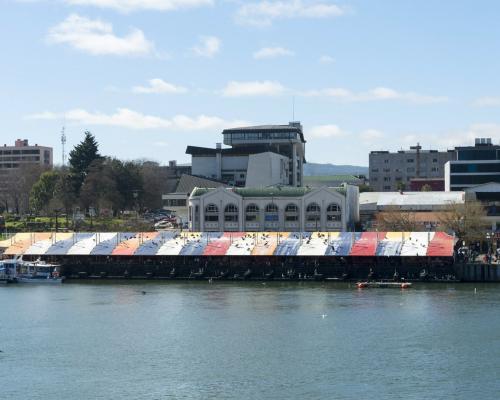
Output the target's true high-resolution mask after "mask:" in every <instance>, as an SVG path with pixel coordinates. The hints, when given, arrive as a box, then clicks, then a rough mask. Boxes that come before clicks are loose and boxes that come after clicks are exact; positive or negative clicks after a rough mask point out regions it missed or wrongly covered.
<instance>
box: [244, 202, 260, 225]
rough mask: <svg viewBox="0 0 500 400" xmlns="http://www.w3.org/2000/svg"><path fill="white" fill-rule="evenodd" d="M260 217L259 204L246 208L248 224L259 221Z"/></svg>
mask: <svg viewBox="0 0 500 400" xmlns="http://www.w3.org/2000/svg"><path fill="white" fill-rule="evenodd" d="M258 217H259V206H258V205H257V204H249V205H248V206H247V208H246V213H245V220H246V221H248V222H252V221H257V219H258Z"/></svg>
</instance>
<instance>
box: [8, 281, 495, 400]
mask: <svg viewBox="0 0 500 400" xmlns="http://www.w3.org/2000/svg"><path fill="white" fill-rule="evenodd" d="M475 288H476V290H475ZM0 304H1V307H0V338H1V339H0V350H1V351H2V352H1V353H0V382H1V386H0V398H1V399H71V400H80V399H356V400H358V399H401V398H404V399H454V400H456V399H482V400H484V399H498V398H500V312H499V311H500V285H494V284H491V285H487V284H475V285H470V284H432V285H423V284H420V285H419V284H416V285H415V286H414V288H412V289H409V290H404V291H401V290H398V289H365V290H358V289H355V288H354V287H352V286H351V287H350V286H349V285H348V284H346V283H338V284H330V283H261V282H259V283H250V282H248V283H212V284H209V283H207V282H193V283H189V282H164V283H155V282H136V283H125V282H117V283H99V282H87V283H67V284H63V285H60V286H50V287H48V286H29V287H28V286H22V285H8V286H3V287H0Z"/></svg>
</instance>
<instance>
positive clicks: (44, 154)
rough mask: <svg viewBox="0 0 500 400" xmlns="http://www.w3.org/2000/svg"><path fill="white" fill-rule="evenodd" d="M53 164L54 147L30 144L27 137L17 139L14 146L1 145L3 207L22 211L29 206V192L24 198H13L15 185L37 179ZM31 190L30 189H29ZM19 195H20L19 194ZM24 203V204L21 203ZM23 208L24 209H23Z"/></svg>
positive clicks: (0, 170)
mask: <svg viewBox="0 0 500 400" xmlns="http://www.w3.org/2000/svg"><path fill="white" fill-rule="evenodd" d="M52 165H53V151H52V147H46V146H39V145H38V144H35V145H34V146H33V145H30V144H29V143H28V140H27V139H24V140H21V139H17V140H16V142H15V144H14V146H8V145H6V144H4V145H3V147H0V200H1V204H2V208H7V209H12V210H15V211H16V210H17V211H22V210H25V209H26V208H27V204H25V203H27V197H28V196H27V193H25V194H24V195H23V196H21V197H24V199H23V200H21V199H19V198H13V195H12V193H13V192H14V190H13V186H16V187H17V188H18V189H19V186H20V185H21V182H31V181H33V182H34V180H36V179H37V177H38V175H39V174H40V173H41V172H42V171H43V170H44V169H50V168H52ZM27 192H29V189H28V190H27ZM18 197H19V196H18ZM20 203H24V204H20ZM21 209H22V210H21Z"/></svg>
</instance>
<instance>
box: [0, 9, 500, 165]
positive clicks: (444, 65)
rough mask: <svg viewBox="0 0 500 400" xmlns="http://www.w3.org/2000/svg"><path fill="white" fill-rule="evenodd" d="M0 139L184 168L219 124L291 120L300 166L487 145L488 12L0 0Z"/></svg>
mask: <svg viewBox="0 0 500 400" xmlns="http://www.w3.org/2000/svg"><path fill="white" fill-rule="evenodd" d="M0 10H1V12H0V26H1V29H2V32H1V35H0V49H1V54H2V62H1V63H0V74H1V75H0V76H1V77H2V84H1V85H0V105H1V107H0V116H1V119H2V135H1V137H2V142H3V143H13V142H14V140H15V139H16V138H28V139H30V141H31V142H35V143H38V144H43V145H51V146H53V147H54V148H55V161H56V162H60V161H59V160H60V158H61V150H60V144H59V136H60V131H61V128H62V126H63V125H65V126H66V133H67V137H68V148H70V147H71V146H73V145H74V144H76V143H77V142H79V141H80V140H81V138H82V136H83V131H84V130H87V129H88V130H90V131H92V132H93V133H94V134H95V135H96V137H97V139H98V141H99V143H100V145H101V151H102V153H103V154H107V155H114V156H117V157H119V158H123V159H139V158H147V159H153V160H157V161H159V162H162V163H166V162H168V160H172V159H177V160H178V161H179V162H187V161H189V158H188V157H187V155H185V154H184V151H185V148H186V146H187V145H199V146H213V145H214V144H215V142H217V141H220V140H221V135H220V132H221V130H222V129H223V128H225V127H232V126H236V125H242V124H263V123H287V122H288V121H289V120H291V119H292V104H293V99H295V118H296V119H298V120H300V121H302V123H303V125H304V129H305V136H306V139H307V147H306V157H307V159H308V161H310V162H331V163H335V164H347V163H349V164H359V165H367V163H368V152H369V151H370V150H380V149H392V150H396V149H399V148H402V147H403V148H407V147H408V146H409V145H411V144H415V142H417V141H419V142H420V143H421V145H422V146H423V147H424V148H438V149H444V148H447V147H450V146H453V145H458V144H468V143H471V142H472V140H473V138H474V137H476V136H481V137H483V136H484V137H492V138H493V140H494V141H495V142H498V141H499V139H500V79H499V71H500V57H499V54H500V24H498V16H499V15H500V2H498V1H494V0H491V1H486V0H476V1H472V0H470V1H464V0H454V1H451V0H450V1H445V0H441V1H431V0H422V1H413V0H392V1H389V0H386V1H383V0H379V1H373V0H339V1H329V0H291V1H286V0H281V1H273V0H268V1H259V0H253V1H238V0H46V1H44V0H25V1H15V0H4V1H3V2H2V5H1V6H0Z"/></svg>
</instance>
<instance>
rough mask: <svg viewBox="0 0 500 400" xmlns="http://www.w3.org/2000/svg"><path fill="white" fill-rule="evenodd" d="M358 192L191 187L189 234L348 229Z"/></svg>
mask: <svg viewBox="0 0 500 400" xmlns="http://www.w3.org/2000/svg"><path fill="white" fill-rule="evenodd" d="M358 196H359V191H358V188H357V187H356V186H352V185H345V186H344V187H340V188H327V187H322V188H317V189H308V188H291V187H274V188H262V189H256V188H222V187H219V188H216V189H207V188H196V189H195V190H193V192H192V193H191V196H190V198H189V227H190V230H192V231H213V232H222V231H224V232H225V231H232V232H244V231H248V232H260V231H280V232H300V231H310V232H312V231H331V232H334V231H336V232H340V231H351V230H354V228H355V224H356V223H357V222H358V220H359V207H358Z"/></svg>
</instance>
